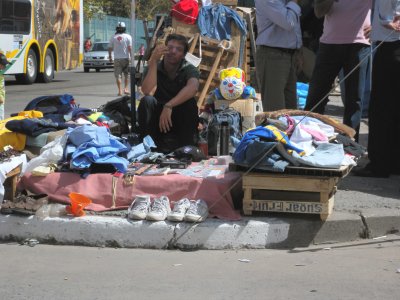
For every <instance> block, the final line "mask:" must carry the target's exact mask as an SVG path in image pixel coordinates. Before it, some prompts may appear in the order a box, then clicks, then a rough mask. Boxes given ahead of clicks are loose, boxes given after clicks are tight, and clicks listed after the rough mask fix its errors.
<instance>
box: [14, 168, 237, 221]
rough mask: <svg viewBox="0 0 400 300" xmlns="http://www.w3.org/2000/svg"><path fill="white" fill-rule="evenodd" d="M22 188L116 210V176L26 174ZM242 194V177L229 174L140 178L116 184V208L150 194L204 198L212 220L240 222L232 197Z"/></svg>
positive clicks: (54, 198) (60, 199) (59, 199)
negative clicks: (80, 198) (75, 196)
mask: <svg viewBox="0 0 400 300" xmlns="http://www.w3.org/2000/svg"><path fill="white" fill-rule="evenodd" d="M238 180H239V181H240V182H239V183H238V184H237V185H236V186H235V188H234V189H233V190H232V191H231V193H226V191H227V190H228V189H229V188H230V187H231V186H232V184H233V183H234V182H236V181H238ZM18 188H19V189H26V190H28V191H30V192H32V193H35V194H41V193H45V194H47V195H48V196H49V200H52V201H55V202H60V203H66V204H68V203H69V197H68V194H69V193H70V192H77V193H81V194H83V195H85V196H87V197H89V198H90V199H91V200H92V201H93V203H92V204H91V205H90V206H88V209H90V210H94V211H104V210H110V209H111V207H112V175H111V174H91V175H89V176H88V177H87V178H86V179H82V178H81V177H80V176H79V175H78V174H74V173H52V174H49V175H47V176H46V177H37V176H32V175H31V174H30V173H27V174H25V175H24V176H23V177H22V178H21V180H20V182H19V184H18ZM241 191H242V183H241V174H240V173H236V172H230V173H226V174H224V175H222V176H219V177H218V178H212V177H209V178H194V177H188V176H183V175H179V174H170V175H165V176H136V177H135V179H134V183H133V184H130V185H129V184H126V183H124V180H123V179H122V178H119V179H118V181H117V185H116V199H115V209H126V208H127V207H128V206H129V205H130V204H131V203H132V201H133V199H134V198H135V196H136V195H142V194H147V195H150V196H151V197H152V198H154V197H159V196H162V195H166V196H168V198H169V199H170V201H176V200H179V199H182V198H185V197H186V198H189V199H200V198H201V199H204V200H205V201H206V202H207V204H208V206H209V212H210V217H217V218H220V219H226V220H239V219H240V212H239V211H237V210H235V209H234V206H233V202H232V196H231V194H232V195H235V194H236V195H240V194H241Z"/></svg>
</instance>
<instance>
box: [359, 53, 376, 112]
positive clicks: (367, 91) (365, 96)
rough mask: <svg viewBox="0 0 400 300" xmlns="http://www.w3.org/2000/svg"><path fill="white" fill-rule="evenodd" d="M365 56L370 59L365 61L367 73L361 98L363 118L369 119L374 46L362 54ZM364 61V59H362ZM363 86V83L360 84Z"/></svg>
mask: <svg viewBox="0 0 400 300" xmlns="http://www.w3.org/2000/svg"><path fill="white" fill-rule="evenodd" d="M362 54H363V55H365V56H368V58H367V59H366V60H365V66H364V68H365V71H364V73H363V74H364V76H365V77H364V78H363V80H364V83H363V86H362V88H363V90H362V94H361V95H362V97H361V107H362V109H361V118H368V108H369V100H370V97H371V75H372V59H373V53H372V46H369V47H368V51H366V53H362ZM361 58H362V59H364V57H361ZM360 84H361V82H360Z"/></svg>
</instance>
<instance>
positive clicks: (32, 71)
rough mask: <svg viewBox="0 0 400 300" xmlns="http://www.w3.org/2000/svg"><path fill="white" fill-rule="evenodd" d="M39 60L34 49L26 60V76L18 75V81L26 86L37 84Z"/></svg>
mask: <svg viewBox="0 0 400 300" xmlns="http://www.w3.org/2000/svg"><path fill="white" fill-rule="evenodd" d="M37 71H38V67H37V58H36V53H35V51H33V50H32V49H30V50H29V52H28V59H27V60H26V70H25V74H18V75H17V76H15V77H16V78H17V80H18V81H20V82H22V83H24V84H32V83H34V82H35V80H36V77H37Z"/></svg>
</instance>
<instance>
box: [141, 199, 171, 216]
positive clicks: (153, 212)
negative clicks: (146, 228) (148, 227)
mask: <svg viewBox="0 0 400 300" xmlns="http://www.w3.org/2000/svg"><path fill="white" fill-rule="evenodd" d="M170 212H171V206H170V204H169V199H168V197H167V196H161V197H160V198H156V199H154V201H153V203H152V204H151V207H150V212H149V213H148V214H147V216H146V220H149V221H163V220H165V219H166V218H167V215H168V214H169V213H170Z"/></svg>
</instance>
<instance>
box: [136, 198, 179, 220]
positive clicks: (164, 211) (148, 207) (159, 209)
mask: <svg viewBox="0 0 400 300" xmlns="http://www.w3.org/2000/svg"><path fill="white" fill-rule="evenodd" d="M170 212H171V206H170V203H169V199H168V197H167V196H161V197H159V198H155V199H154V200H153V202H151V201H150V196H149V195H139V196H136V197H135V200H133V202H132V204H131V205H130V206H129V208H128V218H129V219H133V220H144V219H146V220H149V221H164V220H165V219H166V218H167V216H168V214H169V213H170Z"/></svg>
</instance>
